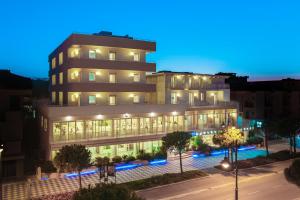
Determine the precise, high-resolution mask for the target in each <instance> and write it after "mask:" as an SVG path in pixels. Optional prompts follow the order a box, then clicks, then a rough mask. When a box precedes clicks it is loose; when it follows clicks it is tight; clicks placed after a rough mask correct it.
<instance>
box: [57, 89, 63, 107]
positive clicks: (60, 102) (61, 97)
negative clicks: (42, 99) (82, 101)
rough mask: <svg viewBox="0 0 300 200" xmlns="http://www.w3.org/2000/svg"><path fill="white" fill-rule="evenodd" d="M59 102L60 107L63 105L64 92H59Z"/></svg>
mask: <svg viewBox="0 0 300 200" xmlns="http://www.w3.org/2000/svg"><path fill="white" fill-rule="evenodd" d="M58 101H59V105H61V106H62V105H63V92H59V93H58Z"/></svg>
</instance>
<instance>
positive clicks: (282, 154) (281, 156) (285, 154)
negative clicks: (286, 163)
mask: <svg viewBox="0 0 300 200" xmlns="http://www.w3.org/2000/svg"><path fill="white" fill-rule="evenodd" d="M269 158H271V159H274V160H276V161H283V160H288V159H290V158H291V155H290V151H288V150H282V151H278V152H276V153H272V154H270V155H269Z"/></svg>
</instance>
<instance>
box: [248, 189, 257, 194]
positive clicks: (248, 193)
mask: <svg viewBox="0 0 300 200" xmlns="http://www.w3.org/2000/svg"><path fill="white" fill-rule="evenodd" d="M256 193H259V190H257V191H254V192H249V193H248V195H253V194H256Z"/></svg>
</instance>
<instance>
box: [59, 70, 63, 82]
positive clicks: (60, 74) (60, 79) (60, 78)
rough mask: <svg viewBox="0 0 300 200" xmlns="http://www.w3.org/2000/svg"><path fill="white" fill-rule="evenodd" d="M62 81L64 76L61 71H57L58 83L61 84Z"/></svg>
mask: <svg viewBox="0 0 300 200" xmlns="http://www.w3.org/2000/svg"><path fill="white" fill-rule="evenodd" d="M63 83H64V76H63V72H60V73H59V84H61V85H62V84H63Z"/></svg>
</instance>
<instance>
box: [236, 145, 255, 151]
mask: <svg viewBox="0 0 300 200" xmlns="http://www.w3.org/2000/svg"><path fill="white" fill-rule="evenodd" d="M251 149H256V146H255V145H252V146H240V148H238V151H246V150H251Z"/></svg>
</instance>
